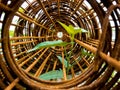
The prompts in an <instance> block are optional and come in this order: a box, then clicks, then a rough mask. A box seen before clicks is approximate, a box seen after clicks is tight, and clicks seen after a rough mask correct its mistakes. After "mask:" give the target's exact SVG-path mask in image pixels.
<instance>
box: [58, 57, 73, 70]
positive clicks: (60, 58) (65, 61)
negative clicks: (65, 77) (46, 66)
mask: <svg viewBox="0 0 120 90" xmlns="http://www.w3.org/2000/svg"><path fill="white" fill-rule="evenodd" d="M57 58H58V59H59V60H60V62H61V63H62V57H61V56H57ZM67 65H68V61H67V60H66V59H64V66H65V68H67V67H68V66H67ZM69 67H71V64H69Z"/></svg>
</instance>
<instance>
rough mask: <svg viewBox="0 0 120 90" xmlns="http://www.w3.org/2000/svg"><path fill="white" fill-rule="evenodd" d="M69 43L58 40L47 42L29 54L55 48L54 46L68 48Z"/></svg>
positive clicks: (37, 46) (40, 44)
mask: <svg viewBox="0 0 120 90" xmlns="http://www.w3.org/2000/svg"><path fill="white" fill-rule="evenodd" d="M67 44H69V43H67V42H63V41H62V40H57V41H45V42H41V43H39V44H37V45H36V46H35V47H34V48H33V49H30V50H28V51H27V52H28V53H29V52H32V51H35V50H38V49H41V48H46V47H53V46H66V45H67Z"/></svg>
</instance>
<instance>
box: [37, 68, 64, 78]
mask: <svg viewBox="0 0 120 90" xmlns="http://www.w3.org/2000/svg"><path fill="white" fill-rule="evenodd" d="M39 78H40V79H42V80H51V79H61V78H63V71H62V70H61V69H60V70H53V71H49V72H46V73H44V74H41V75H40V76H39Z"/></svg>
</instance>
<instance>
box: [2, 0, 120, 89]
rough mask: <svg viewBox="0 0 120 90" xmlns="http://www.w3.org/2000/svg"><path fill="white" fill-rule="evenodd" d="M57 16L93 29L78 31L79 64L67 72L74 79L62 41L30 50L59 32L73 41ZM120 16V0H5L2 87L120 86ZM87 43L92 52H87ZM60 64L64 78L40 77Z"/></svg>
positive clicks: (74, 57)
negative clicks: (48, 46)
mask: <svg viewBox="0 0 120 90" xmlns="http://www.w3.org/2000/svg"><path fill="white" fill-rule="evenodd" d="M57 21H61V22H63V23H65V24H67V25H69V24H71V25H73V26H76V27H81V28H84V29H86V30H87V31H88V33H87V34H84V33H83V34H77V35H76V36H75V44H74V47H73V48H72V51H73V53H72V55H71V58H70V63H73V62H75V63H76V64H75V65H74V66H73V67H71V69H70V71H69V72H68V74H69V75H71V77H70V79H68V78H67V75H66V73H65V67H64V65H62V64H61V62H60V61H59V60H58V58H57V55H61V56H62V57H64V56H65V54H64V53H63V47H62V48H60V47H56V48H44V49H40V50H38V51H34V52H30V53H27V51H28V50H30V49H32V48H33V47H34V46H35V45H37V44H38V43H40V42H44V41H53V40H58V39H59V37H58V36H57V33H59V32H62V33H63V37H62V38H61V39H62V40H63V41H66V42H68V41H70V38H69V36H68V34H67V32H66V31H65V30H64V29H63V28H62V27H61V26H60V25H59V24H58V23H57ZM119 21H120V2H119V0H106V1H105V0H1V1H0V89H1V90H12V89H15V90H24V89H33V90H41V89H43V90H44V89H48V90H51V89H52V90H53V89H57V90H61V89H73V90H119V87H120V62H119V61H120V22H119ZM83 49H84V50H86V52H88V53H89V54H92V56H90V55H83V56H82V55H81V53H82V50H83ZM66 51H67V52H68V53H69V51H70V46H67V47H66ZM78 58H81V60H79V61H78V60H77V59H78ZM59 68H62V70H63V72H64V78H63V79H61V80H60V81H58V80H41V79H39V76H40V75H41V74H43V73H45V72H49V71H51V70H58V69H59Z"/></svg>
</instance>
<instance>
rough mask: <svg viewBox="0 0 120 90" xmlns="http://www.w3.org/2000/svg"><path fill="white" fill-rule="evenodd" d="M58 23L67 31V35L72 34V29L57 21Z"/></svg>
mask: <svg viewBox="0 0 120 90" xmlns="http://www.w3.org/2000/svg"><path fill="white" fill-rule="evenodd" d="M58 23H59V24H60V25H61V26H62V27H63V28H64V29H65V30H66V31H67V32H68V34H69V35H71V34H73V31H72V30H71V29H70V28H69V27H68V26H67V25H65V24H64V23H62V22H60V21H58Z"/></svg>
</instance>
